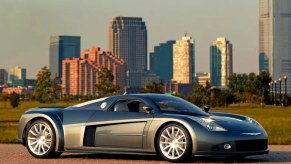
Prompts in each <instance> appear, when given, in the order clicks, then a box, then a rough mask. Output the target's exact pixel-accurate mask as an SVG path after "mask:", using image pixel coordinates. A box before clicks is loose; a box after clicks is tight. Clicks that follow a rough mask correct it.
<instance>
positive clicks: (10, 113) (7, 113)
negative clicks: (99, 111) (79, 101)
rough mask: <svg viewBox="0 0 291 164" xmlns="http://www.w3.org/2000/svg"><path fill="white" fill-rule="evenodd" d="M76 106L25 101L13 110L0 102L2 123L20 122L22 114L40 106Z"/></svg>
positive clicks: (7, 103) (0, 119) (8, 105)
mask: <svg viewBox="0 0 291 164" xmlns="http://www.w3.org/2000/svg"><path fill="white" fill-rule="evenodd" d="M73 104H76V102H71V103H66V102H58V103H50V104H43V103H39V102H36V101H32V102H30V101H25V102H21V103H20V105H19V106H18V107H17V108H12V107H11V106H10V104H9V102H6V103H5V102H0V121H15V120H17V121H18V120H19V119H20V117H21V115H22V113H23V112H25V111H26V110H27V109H30V108H35V107H40V106H70V105H73Z"/></svg>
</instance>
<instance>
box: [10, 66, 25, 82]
mask: <svg viewBox="0 0 291 164" xmlns="http://www.w3.org/2000/svg"><path fill="white" fill-rule="evenodd" d="M9 77H10V79H9V80H10V82H11V85H12V86H25V80H26V69H25V68H21V67H18V66H17V67H14V68H11V69H10V76H9Z"/></svg>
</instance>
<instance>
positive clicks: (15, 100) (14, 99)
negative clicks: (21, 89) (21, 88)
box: [10, 92, 19, 108]
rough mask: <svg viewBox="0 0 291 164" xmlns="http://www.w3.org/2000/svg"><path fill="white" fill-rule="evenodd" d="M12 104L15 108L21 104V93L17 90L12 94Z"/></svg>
mask: <svg viewBox="0 0 291 164" xmlns="http://www.w3.org/2000/svg"><path fill="white" fill-rule="evenodd" d="M10 104H11V106H12V107H13V108H17V107H18V106H19V95H18V94H17V93H15V92H13V94H12V95H11V96H10Z"/></svg>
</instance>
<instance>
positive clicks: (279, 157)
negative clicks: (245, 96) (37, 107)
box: [60, 151, 291, 163]
mask: <svg viewBox="0 0 291 164" xmlns="http://www.w3.org/2000/svg"><path fill="white" fill-rule="evenodd" d="M60 158H84V159H86V158H87V159H108V160H110V159H114V160H116V159H118V160H136V161H140V160H143V161H149V162H151V161H164V160H163V159H162V158H161V157H159V156H157V155H131V154H126V155H125V154H96V153H94V154H75V153H74V154H72V153H65V154H63V155H62V156H61V157H60ZM194 162H195V163H199V162H202V163H264V162H268V163H269V162H272V163H274V162H291V152H279V151H276V152H270V153H269V154H267V155H258V156H249V157H246V158H244V159H239V160H236V159H226V158H223V157H207V156H203V157H192V158H191V159H190V160H188V161H187V162H186V163H194Z"/></svg>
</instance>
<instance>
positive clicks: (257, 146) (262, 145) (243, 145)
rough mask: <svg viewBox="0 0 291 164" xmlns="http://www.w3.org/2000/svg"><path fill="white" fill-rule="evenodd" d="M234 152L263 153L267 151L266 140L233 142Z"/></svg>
mask: <svg viewBox="0 0 291 164" xmlns="http://www.w3.org/2000/svg"><path fill="white" fill-rule="evenodd" d="M235 145H236V151H263V150H267V149H268V140H267V139H263V140H243V141H235Z"/></svg>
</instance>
